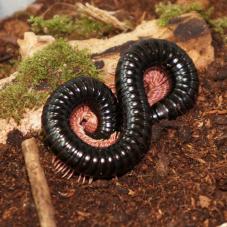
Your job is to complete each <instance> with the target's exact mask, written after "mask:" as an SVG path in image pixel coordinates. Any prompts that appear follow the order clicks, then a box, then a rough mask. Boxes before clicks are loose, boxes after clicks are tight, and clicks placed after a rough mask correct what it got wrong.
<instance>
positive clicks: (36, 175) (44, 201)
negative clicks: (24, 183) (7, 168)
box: [22, 138, 56, 227]
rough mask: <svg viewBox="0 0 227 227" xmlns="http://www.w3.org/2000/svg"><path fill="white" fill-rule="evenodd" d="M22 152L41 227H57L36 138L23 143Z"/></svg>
mask: <svg viewBox="0 0 227 227" xmlns="http://www.w3.org/2000/svg"><path fill="white" fill-rule="evenodd" d="M22 152H23V155H24V160H25V165H26V168H27V172H28V177H29V180H30V184H31V189H32V194H33V198H34V201H35V205H36V209H37V212H38V216H39V221H40V226H41V227H55V226H56V224H55V219H54V208H53V206H52V203H51V197H50V191H49V187H48V184H47V180H46V177H45V174H44V171H43V168H42V166H41V164H40V162H39V150H38V146H37V144H36V140H35V138H30V139H27V140H25V141H23V143H22Z"/></svg>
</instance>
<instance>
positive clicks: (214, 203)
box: [0, 1, 227, 227]
mask: <svg viewBox="0 0 227 227" xmlns="http://www.w3.org/2000/svg"><path fill="white" fill-rule="evenodd" d="M48 2H49V1H48ZM50 2H53V1H50ZM99 2H101V1H99ZM102 2H106V1H102ZM118 2H121V1H116V4H117V3H118ZM133 2H134V1H132V3H131V4H133ZM136 2H137V1H136ZM143 2H144V4H145V3H146V1H143ZM211 2H212V4H213V5H214V6H215V7H216V8H217V9H219V12H218V13H219V15H218V16H220V10H222V9H223V11H222V15H224V14H225V9H224V7H223V8H220V6H219V5H218V4H219V3H215V2H214V1H211ZM222 3H224V1H220V4H222ZM99 4H101V3H99ZM103 4H105V3H103ZM120 4H123V3H120ZM129 5H130V4H129ZM131 7H134V5H133V6H131ZM143 10H144V9H143V8H141V10H140V12H142V11H143ZM213 36H214V37H213V38H214V47H215V51H216V60H215V62H214V63H213V64H212V65H210V66H209V68H208V69H207V70H206V71H205V72H203V73H200V75H199V78H200V92H199V97H198V101H197V104H196V106H195V107H194V108H193V109H192V110H191V111H190V112H189V113H187V114H186V115H184V116H182V117H179V118H178V119H177V120H175V121H163V122H161V123H159V124H156V125H154V126H153V135H152V147H151V150H150V151H149V153H148V154H147V155H146V157H145V158H144V160H143V161H142V162H141V163H140V164H139V165H138V166H137V167H136V168H135V169H134V170H133V171H132V172H130V173H128V174H127V175H125V176H123V177H121V178H119V179H112V180H109V181H104V180H102V181H95V182H93V183H92V184H91V185H88V184H84V185H82V184H79V183H77V177H73V178H72V179H70V180H66V179H62V178H61V176H59V175H57V174H55V173H54V171H53V168H52V165H51V159H52V154H51V153H50V152H49V151H48V150H47V149H46V148H45V147H44V145H43V143H42V139H41V137H40V136H36V135H35V136H36V138H37V139H38V142H39V148H40V155H41V163H42V165H43V167H44V170H45V173H46V176H47V179H48V183H49V186H50V190H51V194H52V199H53V204H54V207H55V209H56V220H57V224H58V226H106V225H109V226H119V225H120V226H168V227H171V226H188V227H189V226H204V227H208V226H217V225H220V224H222V223H224V222H227V117H226V115H227V112H226V99H227V89H226V88H227V49H226V48H224V46H223V44H222V43H221V42H220V39H219V38H218V36H217V35H215V34H214V35H213ZM29 136H30V135H28V136H27V137H29ZM23 139H24V138H23V136H22V135H21V133H20V132H19V131H17V130H14V131H12V132H11V133H10V134H9V136H8V140H7V144H6V145H0V182H1V183H0V226H39V224H38V217H37V214H36V210H35V206H34V202H33V199H32V195H31V190H30V185H29V181H28V177H27V173H26V170H25V166H24V160H23V156H22V152H21V146H20V144H21V141H22V140H23Z"/></svg>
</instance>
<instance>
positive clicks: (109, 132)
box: [42, 39, 199, 179]
mask: <svg viewBox="0 0 227 227" xmlns="http://www.w3.org/2000/svg"><path fill="white" fill-rule="evenodd" d="M157 68H159V69H160V70H161V71H162V72H163V71H164V72H165V76H166V75H167V76H168V78H169V80H170V81H171V88H170V89H169V91H168V94H167V95H165V97H164V98H162V99H161V100H160V101H158V102H157V103H155V104H154V105H152V106H150V105H149V100H148V97H147V94H146V91H145V87H144V78H143V77H144V73H145V72H146V71H147V70H148V69H157ZM159 74H161V73H159ZM159 74H158V75H159ZM115 77H116V78H115V84H116V97H117V98H116V97H115V95H114V94H113V93H112V92H111V90H110V89H109V88H108V87H107V86H106V85H105V84H104V83H102V82H100V81H98V80H95V79H93V78H91V77H89V76H80V77H77V78H75V79H72V80H70V81H68V82H66V83H64V84H62V85H61V86H60V87H58V88H57V89H56V90H55V91H54V92H53V93H52V94H51V95H50V97H49V98H48V100H47V102H46V104H45V106H44V109H43V113H42V126H43V130H44V133H45V138H46V141H47V143H48V145H49V146H50V147H51V149H52V151H53V152H54V154H55V155H56V156H57V157H58V158H59V159H60V160H61V161H62V162H64V163H65V164H66V165H67V166H69V167H70V168H71V169H72V170H74V171H75V172H76V173H78V174H81V175H82V176H88V177H93V178H96V179H97V178H111V177H114V176H120V175H122V174H125V173H126V172H128V171H129V170H131V169H132V168H133V167H134V166H135V165H136V164H137V163H138V162H139V161H140V160H141V159H142V158H143V157H144V156H145V154H146V152H147V151H148V150H149V147H150V141H151V124H153V123H154V122H157V121H159V120H161V119H175V118H176V117H177V116H179V115H181V114H183V113H185V112H186V111H187V110H188V109H190V108H191V107H192V106H193V104H194V102H195V100H196V96H197V93H198V84H199V82H198V77H197V71H196V68H195V66H194V64H193V62H192V60H191V58H190V57H189V56H188V55H187V53H186V52H185V51H184V50H183V49H181V48H180V47H178V46H177V45H176V44H174V43H172V42H169V41H166V40H161V39H151V40H143V41H139V42H138V43H136V44H134V45H132V46H131V47H130V48H129V50H127V52H126V53H125V54H124V55H123V56H122V57H121V58H120V60H119V62H118V65H117V69H116V76H115ZM84 106H87V108H89V109H90V110H91V111H92V114H93V115H95V118H96V125H95V126H94V127H90V128H89V127H85V134H86V136H87V137H90V138H91V140H95V141H97V144H96V143H90V144H89V143H87V142H86V141H85V140H82V139H81V136H80V135H79V133H78V131H77V130H76V129H75V125H76V124H74V123H75V121H76V120H75V119H74V118H75V116H76V115H75V112H76V111H77V110H78V109H80V110H81V108H82V107H84ZM73 122H74V123H73ZM97 122H98V124H97ZM84 123H85V124H86V122H84V121H83V120H81V119H80V124H84ZM91 125H92V124H91ZM113 135H114V136H113ZM111 136H112V137H111ZM108 138H112V140H111V142H110V143H105V141H108ZM102 143H104V145H102Z"/></svg>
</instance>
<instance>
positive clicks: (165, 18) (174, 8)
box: [155, 2, 213, 26]
mask: <svg viewBox="0 0 227 227" xmlns="http://www.w3.org/2000/svg"><path fill="white" fill-rule="evenodd" d="M192 11H196V12H198V13H199V14H200V15H201V16H202V17H203V18H205V19H207V18H209V17H210V15H211V13H212V11H213V8H210V9H208V10H205V9H204V8H203V6H202V5H201V4H199V3H191V4H185V5H180V4H173V3H170V2H168V3H163V2H160V3H159V4H156V5H155V12H156V13H157V14H158V16H159V25H161V26H166V25H167V24H168V23H169V21H170V20H171V19H172V18H174V17H177V16H180V15H182V14H184V13H188V12H192Z"/></svg>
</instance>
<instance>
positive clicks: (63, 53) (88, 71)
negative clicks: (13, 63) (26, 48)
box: [0, 39, 100, 121]
mask: <svg viewBox="0 0 227 227" xmlns="http://www.w3.org/2000/svg"><path fill="white" fill-rule="evenodd" d="M18 72H19V73H18V76H17V79H16V81H15V82H14V83H12V84H10V85H9V86H7V87H5V88H4V89H3V90H1V91H0V109H1V112H0V118H8V119H9V118H10V117H13V118H14V119H15V120H17V121H19V120H20V119H21V117H22V114H23V113H24V112H25V110H26V109H27V108H28V109H31V108H37V107H39V106H40V105H41V104H43V103H44V102H45V100H46V98H47V96H48V94H49V93H50V92H51V91H53V90H54V89H55V88H56V87H57V86H59V85H60V84H62V83H63V82H65V81H67V80H69V79H72V78H75V77H76V76H79V75H90V76H93V77H95V78H97V79H100V77H99V76H98V70H97V69H96V68H95V66H94V64H93V63H92V61H91V58H90V56H89V54H88V53H87V52H86V51H85V50H83V51H80V50H78V49H74V48H72V47H71V46H70V45H69V44H68V43H67V42H66V41H64V40H62V39H61V40H57V41H55V42H54V43H52V44H50V45H49V46H47V47H46V48H44V49H43V50H41V51H39V52H37V53H35V54H34V55H33V56H32V57H30V58H26V59H25V60H23V61H22V62H21V64H20V65H19V68H18Z"/></svg>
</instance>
